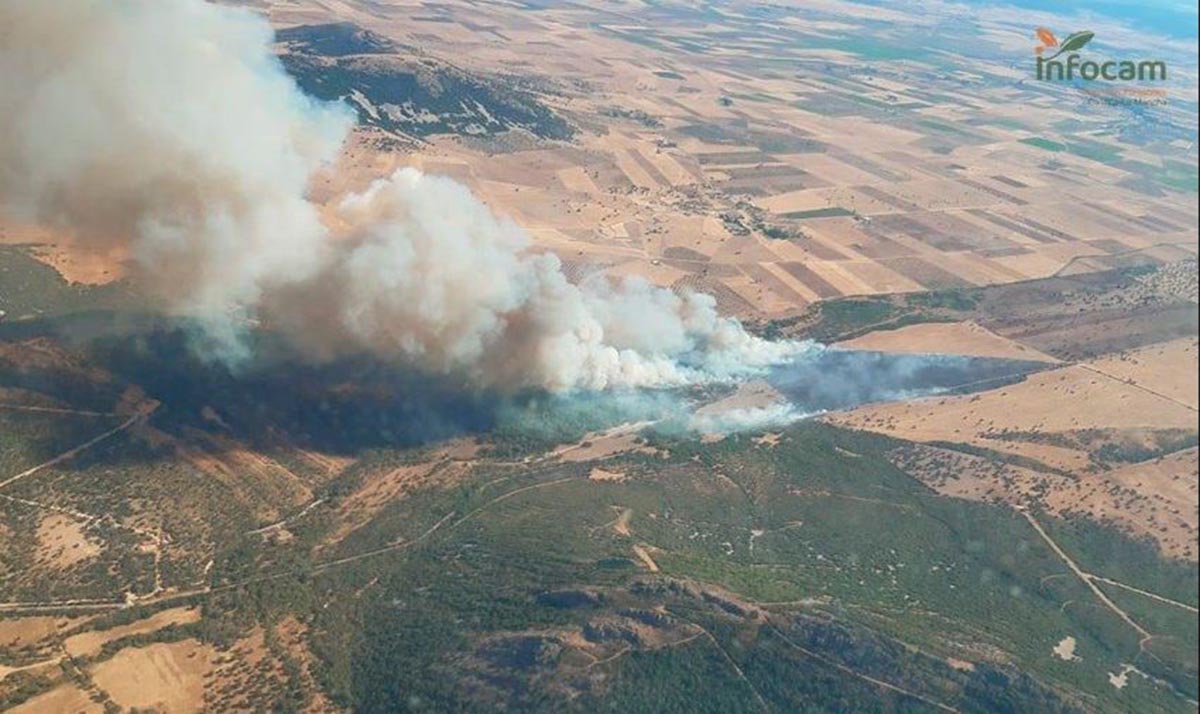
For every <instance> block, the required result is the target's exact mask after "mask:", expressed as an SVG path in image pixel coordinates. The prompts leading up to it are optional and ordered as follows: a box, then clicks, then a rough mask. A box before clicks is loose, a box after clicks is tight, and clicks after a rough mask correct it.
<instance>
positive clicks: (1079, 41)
mask: <svg viewBox="0 0 1200 714" xmlns="http://www.w3.org/2000/svg"><path fill="white" fill-rule="evenodd" d="M1095 36H1096V33H1094V32H1092V31H1091V30H1081V31H1080V32H1072V33H1071V34H1070V35H1068V36H1067V39H1065V40H1063V41H1062V44H1061V45H1059V46H1058V52H1055V53H1054V56H1053V57H1051V58H1050V59H1054V57H1057V56H1059V55H1061V54H1062V53H1064V52H1078V51H1079V50H1081V49H1083V46H1084V45H1086V44H1087V43H1089V42H1091V41H1092V38H1093V37H1095Z"/></svg>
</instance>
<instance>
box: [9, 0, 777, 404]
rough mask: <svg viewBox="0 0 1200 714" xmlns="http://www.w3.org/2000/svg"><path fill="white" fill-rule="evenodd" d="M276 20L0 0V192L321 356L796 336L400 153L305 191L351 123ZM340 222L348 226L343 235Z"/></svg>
mask: <svg viewBox="0 0 1200 714" xmlns="http://www.w3.org/2000/svg"><path fill="white" fill-rule="evenodd" d="M271 40H272V33H271V28H270V27H269V26H268V24H267V23H266V22H265V21H264V20H262V19H261V18H258V17H257V16H255V15H253V14H252V13H250V12H247V11H243V10H239V9H233V8H228V7H222V6H218V5H212V4H209V3H206V2H204V1H203V0H53V1H47V2H30V0H0V77H2V78H3V82H0V203H2V204H3V208H4V210H6V211H8V212H15V213H18V214H20V215H23V216H24V217H27V218H30V219H34V220H39V221H41V222H44V223H47V224H52V225H56V226H60V227H62V228H64V229H67V230H69V231H70V232H71V233H72V234H73V235H74V236H75V238H76V239H77V240H79V241H85V242H88V243H91V244H96V245H101V246H104V245H122V246H127V247H128V249H129V251H130V254H131V255H132V256H133V257H134V259H135V261H136V263H137V265H138V266H139V269H140V272H141V273H142V274H143V276H144V277H145V278H146V279H148V280H149V281H151V282H152V284H153V285H154V286H156V287H157V288H158V289H159V290H160V291H161V292H162V294H163V295H165V296H167V297H168V298H169V299H170V300H171V301H172V303H173V304H174V305H175V306H176V307H177V309H178V310H179V311H180V312H183V313H188V314H192V315H198V316H201V317H204V318H206V319H207V320H208V321H209V322H210V323H213V324H219V322H220V319H219V318H220V317H221V316H223V315H226V314H228V312H229V310H230V309H231V307H234V306H236V307H238V308H239V309H241V310H243V311H247V312H250V313H252V314H256V315H259V316H260V317H262V318H263V319H264V320H266V321H267V322H268V324H270V325H271V326H272V327H275V328H277V329H279V330H281V331H283V332H284V333H285V334H286V335H288V336H289V337H290V338H291V339H292V340H294V341H295V342H296V343H297V344H299V345H300V346H302V347H304V348H305V349H306V350H308V351H309V352H310V353H312V354H314V355H318V356H334V355H337V354H341V353H353V352H361V351H369V352H372V353H375V354H378V355H380V356H383V357H388V358H395V359H397V360H400V361H402V362H405V363H411V364H415V365H418V366H420V367H422V368H425V369H430V370H434V371H439V372H448V373H462V374H465V375H467V376H469V377H470V378H471V379H472V380H473V381H475V382H476V383H478V384H481V385H485V386H494V387H501V388H519V387H526V386H531V387H541V388H547V389H551V390H569V389H576V388H582V389H603V388H609V387H621V386H630V387H637V386H663V385H674V384H686V383H692V382H698V381H708V380H714V379H724V378H729V377H733V376H736V375H739V374H744V373H746V372H748V371H753V370H755V369H759V368H762V367H764V366H766V365H769V364H773V363H776V362H779V361H781V360H784V359H786V358H787V357H788V356H789V355H792V354H794V353H795V352H796V351H797V350H799V349H800V346H798V345H795V344H792V343H773V342H767V341H764V340H761V339H758V338H756V337H754V336H752V335H750V334H748V333H747V332H746V331H745V330H744V329H743V328H742V327H741V325H740V324H738V323H737V322H736V321H733V320H729V319H724V318H721V317H720V316H718V314H717V312H716V310H715V303H714V301H713V300H712V298H710V297H708V296H705V295H689V296H679V295H676V294H674V293H672V292H671V291H668V290H663V289H659V288H656V287H653V286H651V285H649V284H647V283H645V282H643V281H637V280H627V281H624V282H621V283H616V284H614V283H611V282H609V281H607V280H604V279H600V280H594V281H590V282H587V283H585V284H583V285H578V286H577V285H573V284H571V283H570V282H569V281H568V280H567V279H566V277H565V276H564V274H563V272H562V270H561V268H560V265H559V262H558V260H557V259H556V258H555V257H553V256H552V255H546V254H542V255H537V254H532V253H529V252H526V248H527V239H526V236H525V234H524V233H523V232H522V231H521V229H520V228H518V227H517V226H515V225H514V224H512V223H511V222H508V221H505V220H502V219H499V218H497V217H495V216H494V215H493V214H492V213H491V212H490V211H489V210H488V208H487V207H486V206H484V205H483V204H482V203H480V202H479V201H478V200H477V199H476V198H475V197H474V196H472V195H471V193H470V192H469V191H468V190H467V189H466V188H464V187H463V186H461V185H459V184H457V183H455V182H453V181H451V180H448V179H444V178H438V177H432V176H425V175H422V174H421V173H419V172H416V171H413V170H407V169H406V170H402V171H400V172H398V173H396V174H395V175H394V176H392V177H390V178H387V179H384V180H381V181H378V182H376V183H375V184H373V185H372V186H371V187H370V188H369V189H367V190H366V191H365V192H364V193H362V194H358V195H352V196H349V197H347V198H345V199H344V200H342V201H341V202H340V203H339V205H337V206H336V207H335V209H334V213H335V214H336V216H337V218H338V219H339V221H338V222H339V224H341V225H344V226H346V227H347V228H346V230H344V231H343V230H341V229H339V235H338V236H337V237H336V238H335V237H334V236H333V235H332V234H331V231H330V230H329V229H328V227H327V226H326V225H325V224H323V223H322V221H321V218H320V213H319V211H318V209H317V207H316V206H314V205H313V204H312V203H310V202H309V201H308V200H307V198H306V189H307V186H308V183H309V180H310V177H311V176H312V174H313V172H314V171H316V170H317V169H318V168H319V167H321V166H322V165H324V164H325V163H326V162H328V161H329V160H331V159H332V158H333V157H334V156H335V155H336V154H337V152H338V149H339V147H340V145H341V142H342V140H343V139H344V137H345V136H346V134H347V132H348V131H349V129H350V125H351V123H352V116H351V114H350V113H349V112H348V111H347V110H346V109H345V108H343V107H341V106H337V105H324V104H319V103H316V102H314V101H312V100H310V99H309V98H307V97H305V96H304V95H303V94H302V93H301V92H300V91H299V90H298V89H297V88H296V86H295V85H294V83H293V82H292V81H291V79H290V78H289V77H288V76H287V75H286V74H285V73H284V71H283V69H282V67H281V66H280V64H279V63H278V62H277V60H276V59H275V57H274V56H273V55H272V53H271V50H270V43H271ZM343 233H344V235H343Z"/></svg>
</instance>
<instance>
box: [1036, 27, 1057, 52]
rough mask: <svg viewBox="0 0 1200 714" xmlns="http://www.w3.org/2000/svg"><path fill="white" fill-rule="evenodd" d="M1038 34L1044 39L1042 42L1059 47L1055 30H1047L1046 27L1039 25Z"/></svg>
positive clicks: (1040, 38)
mask: <svg viewBox="0 0 1200 714" xmlns="http://www.w3.org/2000/svg"><path fill="white" fill-rule="evenodd" d="M1037 36H1038V39H1039V40H1041V41H1042V44H1043V45H1046V46H1047V47H1057V46H1058V38H1057V37H1055V36H1054V33H1053V32H1051V31H1049V30H1047V29H1046V28H1044V27H1039V28H1038V29H1037Z"/></svg>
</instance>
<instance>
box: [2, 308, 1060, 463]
mask: <svg viewBox="0 0 1200 714" xmlns="http://www.w3.org/2000/svg"><path fill="white" fill-rule="evenodd" d="M205 334H206V333H205V331H204V330H202V329H200V328H199V326H197V325H195V324H191V323H189V322H186V321H179V320H174V319H170V318H165V317H162V316H161V315H154V314H148V313H144V314H135V313H124V312H106V311H96V312H93V313H75V314H72V315H70V316H63V317H56V318H48V319H44V320H29V321H22V322H19V323H8V324H4V325H0V340H10V341H12V340H28V339H34V338H45V337H49V338H50V339H51V340H54V341H57V342H60V343H63V344H67V345H69V346H70V347H71V348H72V349H73V350H74V351H76V352H78V353H79V354H82V355H84V356H85V358H86V360H87V362H88V363H91V364H94V365H96V366H98V367H101V368H102V369H103V370H104V371H106V372H108V373H110V374H112V375H113V376H114V377H115V380H114V381H113V382H111V383H107V384H95V383H89V382H88V381H87V380H86V379H85V378H81V376H80V374H79V373H57V372H55V371H54V370H53V369H49V370H47V369H42V370H30V371H19V370H7V371H6V373H5V374H0V386H10V387H11V386H15V387H21V388H28V389H33V390H36V391H39V392H42V393H46V394H50V395H52V396H54V397H56V398H58V399H60V400H62V401H64V402H65V403H68V404H72V405H81V406H84V407H86V408H95V409H104V408H106V407H107V408H111V406H112V405H113V404H115V402H116V401H117V400H118V399H119V395H120V393H121V391H123V390H124V389H125V388H126V387H127V386H128V385H136V386H138V387H140V388H141V389H142V390H144V391H145V393H146V395H147V396H148V397H149V398H152V399H155V400H157V401H158V402H160V406H159V408H158V409H157V410H156V411H155V413H154V416H153V422H152V423H153V425H154V426H155V427H157V428H159V429H163V430H165V431H167V432H169V433H172V434H175V435H180V434H185V433H187V432H188V431H189V430H199V431H201V432H205V433H209V434H220V435H222V436H228V437H232V440H231V441H232V442H233V444H239V445H244V446H249V447H251V448H255V449H261V450H264V451H267V452H269V451H271V450H272V449H276V448H280V447H281V446H300V447H303V448H305V449H313V450H317V451H320V452H324V453H328V454H333V455H358V454H361V453H362V452H363V451H365V450H369V449H379V448H387V449H397V448H400V449H403V448H412V447H418V446H421V445H424V444H430V443H435V442H439V441H444V440H446V439H450V438H454V437H458V436H464V435H484V436H486V437H487V441H489V442H490V443H491V444H493V445H494V447H495V449H496V451H497V452H498V453H509V454H514V455H516V454H522V453H525V454H528V453H535V452H537V451H538V450H539V449H548V448H553V446H554V445H556V444H559V443H564V442H569V441H572V440H575V439H579V438H582V437H583V436H584V435H586V434H587V433H588V432H591V431H596V430H601V429H605V428H608V427H612V426H616V425H619V424H622V423H628V422H646V423H658V424H659V425H660V428H661V429H662V430H664V431H688V430H690V429H694V428H696V427H695V425H694V424H692V425H691V426H689V424H690V423H691V422H690V417H691V416H692V415H693V414H694V412H695V409H696V408H697V407H699V406H701V405H703V404H705V403H707V402H711V401H714V400H715V399H718V398H719V397H720V396H721V394H727V393H728V392H729V391H731V390H732V389H733V385H718V386H715V387H706V388H693V389H684V390H624V391H614V392H592V393H586V392H585V393H578V392H577V393H569V394H546V393H542V392H532V391H526V392H522V393H518V394H501V393H498V392H494V391H486V390H480V389H478V388H476V387H472V386H470V385H469V384H468V383H467V382H466V381H465V380H463V379H456V378H453V377H449V376H439V375H430V374H428V373H423V372H418V371H415V370H412V369H405V368H403V367H398V366H396V365H395V364H391V363H385V362H381V361H379V360H377V359H373V358H369V357H357V358H347V359H340V360H337V361H333V362H326V363H319V364H318V363H313V362H311V361H306V360H303V359H301V358H300V356H299V355H298V354H297V353H296V352H295V351H294V350H293V349H291V348H290V347H289V346H288V345H287V344H286V343H285V342H284V341H283V340H281V339H280V338H279V337H278V336H276V335H274V334H272V333H270V332H269V331H266V330H255V329H248V330H247V335H246V337H245V340H246V344H247V346H248V348H249V349H248V352H247V353H248V355H250V356H249V357H248V358H247V359H245V360H244V361H242V362H241V363H239V364H236V365H234V366H231V365H230V364H229V363H228V362H224V361H219V360H212V359H207V358H205V357H204V354H205V350H204V340H205V339H206V338H205V337H204V335H205ZM1044 367H1045V365H1044V364H1042V363H1039V362H1025V361H1017V360H1005V359H992V358H975V357H962V356H952V355H900V354H886V353H879V352H862V351H852V350H841V349H816V350H812V351H811V352H809V353H806V354H805V355H804V356H803V357H802V358H800V359H798V360H796V361H795V362H792V363H789V364H786V365H781V366H779V367H776V368H774V369H772V370H770V371H769V372H768V373H766V374H764V375H763V377H764V378H765V379H766V381H767V382H768V383H770V384H771V385H772V386H773V387H774V388H775V389H776V390H777V391H778V392H780V393H781V394H782V395H783V396H784V397H785V398H786V399H787V401H788V404H787V405H785V406H786V407H787V409H786V410H785V411H784V412H782V416H781V420H783V421H790V420H794V419H795V418H798V417H799V416H800V415H804V414H814V413H819V412H825V411H834V410H839V409H847V408H850V407H854V406H857V405H860V404H864V403H868V402H878V401H888V400H895V399H903V398H910V397H914V396H920V395H926V394H931V393H945V392H950V391H979V390H982V389H988V388H992V387H996V386H999V385H1000V384H1002V383H1005V382H1012V381H1017V380H1019V379H1021V378H1022V377H1023V375H1025V374H1028V373H1030V372H1033V371H1036V370H1038V369H1042V368H1044ZM777 421H778V420H777ZM779 425H780V424H778V423H771V424H766V423H762V424H756V423H755V422H753V421H746V422H743V423H737V424H734V425H732V426H731V430H733V429H742V428H754V427H755V426H762V427H764V428H765V427H766V426H779ZM212 446H213V445H212V444H208V445H207V448H212ZM110 453H111V454H112V456H110V458H111V459H116V460H119V459H122V458H125V459H127V460H128V459H137V458H152V456H151V453H152V452H147V451H140V452H139V451H138V450H132V451H131V453H129V454H127V455H125V456H122V455H121V454H120V452H117V451H110ZM138 453H142V454H143V455H142V456H141V457H139V456H138V455H137V454H138ZM50 456H53V454H46V457H47V458H48V457H50Z"/></svg>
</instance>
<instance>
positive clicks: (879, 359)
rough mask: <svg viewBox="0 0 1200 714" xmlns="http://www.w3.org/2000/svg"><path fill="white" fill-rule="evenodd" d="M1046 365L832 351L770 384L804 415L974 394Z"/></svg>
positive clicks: (776, 375) (784, 369) (783, 371)
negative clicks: (952, 394)
mask: <svg viewBox="0 0 1200 714" xmlns="http://www.w3.org/2000/svg"><path fill="white" fill-rule="evenodd" d="M1046 366H1047V365H1046V363H1044V362H1035V361H1028V360H1013V359H1002V358H995V357H967V356H962V355H943V354H895V353H887V352H871V351H863V350H844V349H836V348H830V349H825V350H819V351H815V352H813V353H812V354H811V355H806V356H805V357H804V358H802V359H800V360H798V361H796V362H793V363H790V364H786V365H780V366H778V367H775V368H774V369H772V370H771V372H770V374H769V375H767V377H766V381H767V382H768V383H769V384H770V385H771V386H772V387H774V388H775V389H776V390H777V391H779V392H780V393H781V394H783V396H785V397H787V399H788V401H789V402H790V403H791V404H792V406H793V408H795V409H796V410H797V411H799V412H802V413H808V414H811V413H818V412H828V411H838V410H841V409H849V408H852V407H856V406H860V405H863V404H869V403H872V402H884V401H896V400H899V399H911V398H914V397H919V396H924V395H929V394H939V393H948V392H949V393H969V392H976V391H983V390H985V389H993V388H995V387H998V386H1001V385H1003V384H1006V383H1011V382H1015V381H1019V380H1020V379H1022V378H1023V377H1024V376H1025V375H1027V374H1030V373H1032V372H1036V371H1038V370H1041V369H1045V368H1046Z"/></svg>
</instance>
